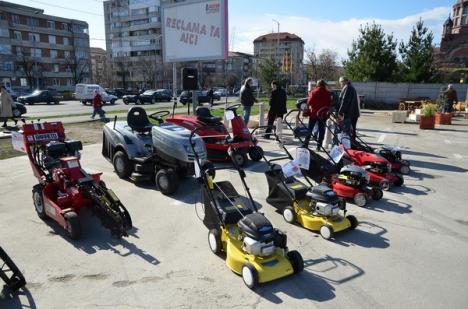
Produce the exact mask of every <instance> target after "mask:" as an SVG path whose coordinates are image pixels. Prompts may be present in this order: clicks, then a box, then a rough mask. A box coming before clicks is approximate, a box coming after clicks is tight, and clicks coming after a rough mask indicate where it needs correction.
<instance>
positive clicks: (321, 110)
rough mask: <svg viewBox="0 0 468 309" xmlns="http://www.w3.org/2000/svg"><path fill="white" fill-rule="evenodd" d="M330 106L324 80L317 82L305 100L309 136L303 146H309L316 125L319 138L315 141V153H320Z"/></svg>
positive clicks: (330, 101) (329, 95) (330, 102)
mask: <svg viewBox="0 0 468 309" xmlns="http://www.w3.org/2000/svg"><path fill="white" fill-rule="evenodd" d="M331 104H332V100H331V94H330V92H329V91H328V90H327V83H325V81H324V80H319V81H318V82H317V87H316V88H315V89H314V90H312V91H311V92H310V95H309V98H308V99H307V107H308V109H309V114H310V115H309V135H308V136H307V137H306V139H305V141H304V146H305V147H308V146H309V140H310V137H311V135H312V131H313V130H314V127H315V124H317V125H318V131H319V136H318V140H317V151H320V147H321V146H322V142H323V138H324V137H325V122H326V121H327V117H328V111H329V110H330V107H331Z"/></svg>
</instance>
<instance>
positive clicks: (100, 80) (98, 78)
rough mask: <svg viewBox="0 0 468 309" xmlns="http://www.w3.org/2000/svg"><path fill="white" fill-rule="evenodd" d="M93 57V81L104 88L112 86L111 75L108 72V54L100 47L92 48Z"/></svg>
mask: <svg viewBox="0 0 468 309" xmlns="http://www.w3.org/2000/svg"><path fill="white" fill-rule="evenodd" d="M90 55H91V81H92V82H93V83H95V84H98V85H101V86H103V87H109V86H110V84H111V75H110V72H109V71H108V61H107V52H106V51H105V50H104V49H102V48H99V47H91V48H90Z"/></svg>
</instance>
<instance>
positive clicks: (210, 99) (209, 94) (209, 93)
mask: <svg viewBox="0 0 468 309" xmlns="http://www.w3.org/2000/svg"><path fill="white" fill-rule="evenodd" d="M213 95H214V91H213V88H210V90H208V92H207V93H206V96H207V97H208V100H209V103H210V107H213Z"/></svg>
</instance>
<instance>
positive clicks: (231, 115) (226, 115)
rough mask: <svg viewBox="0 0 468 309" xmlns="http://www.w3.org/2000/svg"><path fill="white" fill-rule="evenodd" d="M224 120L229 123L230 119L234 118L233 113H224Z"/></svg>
mask: <svg viewBox="0 0 468 309" xmlns="http://www.w3.org/2000/svg"><path fill="white" fill-rule="evenodd" d="M224 118H226V120H227V121H231V120H232V119H234V118H235V116H234V112H233V111H225V112H224Z"/></svg>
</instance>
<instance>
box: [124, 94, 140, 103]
mask: <svg viewBox="0 0 468 309" xmlns="http://www.w3.org/2000/svg"><path fill="white" fill-rule="evenodd" d="M122 101H123V102H124V104H126V105H128V104H130V103H136V104H141V100H140V95H138V94H127V95H124V96H123V97H122ZM137 101H138V102H137Z"/></svg>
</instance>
